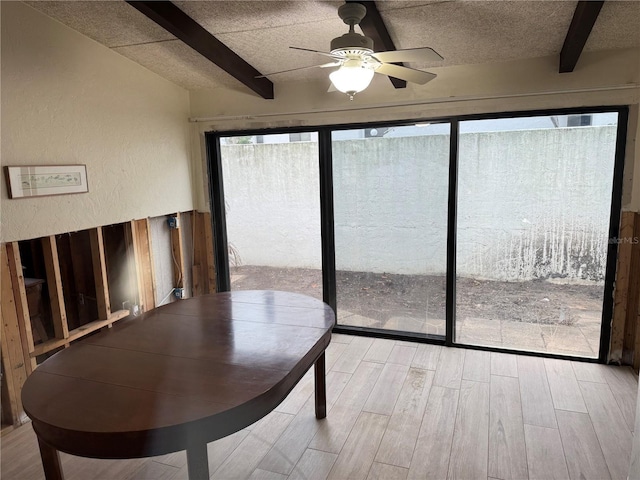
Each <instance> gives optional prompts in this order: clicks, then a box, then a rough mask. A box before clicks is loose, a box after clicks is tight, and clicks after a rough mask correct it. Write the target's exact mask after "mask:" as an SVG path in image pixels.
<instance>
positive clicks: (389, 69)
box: [260, 2, 443, 100]
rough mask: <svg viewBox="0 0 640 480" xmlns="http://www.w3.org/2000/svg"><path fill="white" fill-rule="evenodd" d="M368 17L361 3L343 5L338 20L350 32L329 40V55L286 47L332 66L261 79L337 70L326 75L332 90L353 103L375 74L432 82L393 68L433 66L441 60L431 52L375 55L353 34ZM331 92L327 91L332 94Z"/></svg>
mask: <svg viewBox="0 0 640 480" xmlns="http://www.w3.org/2000/svg"><path fill="white" fill-rule="evenodd" d="M366 14H367V8H366V7H365V6H364V5H362V4H361V3H356V2H350V3H345V4H344V5H342V6H341V7H340V8H339V9H338V15H339V16H340V18H341V19H342V20H343V21H344V23H346V24H347V25H349V32H348V33H345V34H344V35H342V36H340V37H337V38H334V39H333V40H331V51H330V52H328V53H327V52H321V51H318V50H311V49H308V48H300V47H289V48H293V49H295V50H302V51H306V52H312V53H317V54H320V55H324V56H326V57H330V58H332V59H333V62H331V63H325V64H322V65H311V66H309V67H299V68H292V69H289V70H282V71H280V72H273V73H267V74H265V75H260V77H268V76H270V75H277V74H279V73H285V72H293V71H296V70H304V69H307V68H316V67H318V68H331V67H339V68H338V69H337V70H335V71H334V72H332V73H331V74H330V75H329V78H330V79H331V83H332V87H335V89H337V90H339V91H341V92H343V93H346V94H347V95H349V98H350V99H351V100H353V96H354V95H355V94H356V93H358V92H361V91H362V90H364V89H365V88H367V87H368V86H369V83H371V79H372V78H373V75H374V73H380V74H382V75H388V76H391V77H395V78H399V79H400V80H406V81H407V82H411V83H417V84H419V85H424V84H425V83H427V82H428V81H430V80H433V79H434V78H435V77H436V75H435V74H434V73H429V72H424V71H422V70H416V69H414V68H409V67H403V66H401V65H394V63H398V62H418V61H423V62H425V61H426V62H433V61H438V60H443V58H442V57H441V56H440V55H439V54H438V53H437V52H436V51H435V50H433V49H432V48H429V47H422V48H409V49H406V50H393V51H388V52H374V51H373V40H372V39H371V38H369V37H366V36H364V35H361V34H359V33H356V32H355V30H354V27H355V25H357V24H359V23H360V21H361V20H362V19H363V18H364V17H365V15H366ZM332 90H333V88H330V89H329V91H332Z"/></svg>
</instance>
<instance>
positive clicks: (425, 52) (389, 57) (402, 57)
mask: <svg viewBox="0 0 640 480" xmlns="http://www.w3.org/2000/svg"><path fill="white" fill-rule="evenodd" d="M373 56H374V57H375V58H377V59H378V60H380V61H381V62H382V63H394V62H438V61H440V60H444V59H443V58H442V57H441V56H440V54H438V52H436V51H435V50H434V49H433V48H429V47H423V48H407V49H405V50H391V51H389V52H376V53H374V54H373Z"/></svg>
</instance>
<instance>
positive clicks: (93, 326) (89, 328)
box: [32, 310, 130, 357]
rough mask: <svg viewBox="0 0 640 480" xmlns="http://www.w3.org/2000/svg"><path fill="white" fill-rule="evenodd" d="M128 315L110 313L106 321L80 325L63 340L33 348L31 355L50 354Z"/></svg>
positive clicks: (116, 312)
mask: <svg viewBox="0 0 640 480" xmlns="http://www.w3.org/2000/svg"><path fill="white" fill-rule="evenodd" d="M129 315H130V312H129V310H117V311H115V312H112V313H111V316H110V317H109V318H108V319H107V320H95V321H93V322H89V323H87V324H86V325H82V326H81V327H78V328H76V329H73V330H71V331H70V332H69V337H67V338H65V339H58V338H53V339H51V340H48V341H46V342H44V343H40V344H38V345H36V346H35V347H34V352H33V353H32V355H33V356H34V357H36V356H38V355H42V354H43V353H47V352H50V351H52V350H55V349H56V348H60V347H62V346H64V345H65V344H67V343H69V342H72V341H74V340H78V339H79V338H82V337H84V336H85V335H87V334H89V333H91V332H95V331H96V330H99V329H101V328H104V327H109V326H111V325H113V323H114V322H116V321H118V320H120V319H121V318H124V317H128V316H129Z"/></svg>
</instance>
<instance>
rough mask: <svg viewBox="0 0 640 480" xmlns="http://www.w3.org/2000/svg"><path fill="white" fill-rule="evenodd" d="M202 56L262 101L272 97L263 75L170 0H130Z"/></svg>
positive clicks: (134, 6)
mask: <svg viewBox="0 0 640 480" xmlns="http://www.w3.org/2000/svg"><path fill="white" fill-rule="evenodd" d="M127 3H128V4H129V5H131V6H132V7H133V8H135V9H136V10H138V11H139V12H141V13H143V14H144V15H146V16H147V17H148V18H150V19H151V20H153V21H154V22H156V23H157V24H158V25H160V26H161V27H162V28H164V29H165V30H167V31H168V32H170V33H172V34H173V35H175V36H176V37H177V38H178V39H179V40H182V41H183V42H184V43H186V44H187V45H189V46H190V47H191V48H193V49H194V50H195V51H196V52H198V53H199V54H200V55H202V56H204V57H205V58H207V59H208V60H210V61H212V62H213V63H215V64H216V65H217V66H219V67H220V68H222V69H223V70H224V71H225V72H227V73H228V74H229V75H231V76H232V77H234V78H236V79H237V80H238V81H240V82H242V83H243V84H245V85H246V86H247V87H249V88H250V89H251V90H253V91H254V92H256V93H257V94H258V95H260V96H261V97H262V98H265V99H272V98H273V83H272V82H271V80H269V79H267V78H264V77H263V78H256V77H257V76H258V75H261V74H260V72H259V71H258V70H256V69H255V68H253V67H252V66H251V65H249V64H248V63H247V62H246V61H245V60H243V59H242V58H241V57H240V56H239V55H238V54H237V53H235V52H234V51H233V50H231V49H230V48H229V47H227V46H226V45H225V44H224V43H222V42H221V41H220V40H218V39H217V38H216V37H214V36H213V35H212V34H211V33H209V32H208V31H207V30H206V29H205V28H204V27H202V26H201V25H200V24H199V23H197V22H196V21H195V20H194V19H192V18H191V17H190V16H188V15H187V14H186V13H184V12H183V11H182V10H180V9H179V8H178V7H177V6H176V5H174V4H173V3H171V2H169V1H154V2H150V1H147V2H139V1H127Z"/></svg>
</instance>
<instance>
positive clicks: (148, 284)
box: [131, 218, 156, 312]
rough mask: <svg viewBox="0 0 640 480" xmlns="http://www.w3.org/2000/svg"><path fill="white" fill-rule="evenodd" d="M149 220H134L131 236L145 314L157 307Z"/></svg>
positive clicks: (142, 307)
mask: <svg viewBox="0 0 640 480" xmlns="http://www.w3.org/2000/svg"><path fill="white" fill-rule="evenodd" d="M149 232H150V227H149V219H148V218H144V219H142V220H133V221H132V222H131V236H132V240H133V249H134V252H135V255H134V256H135V262H136V278H137V281H138V292H139V295H140V309H141V310H142V311H143V312H146V311H148V310H153V309H154V308H155V307H156V300H155V298H156V284H155V272H154V267H153V253H152V248H151V236H150V234H149Z"/></svg>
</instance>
